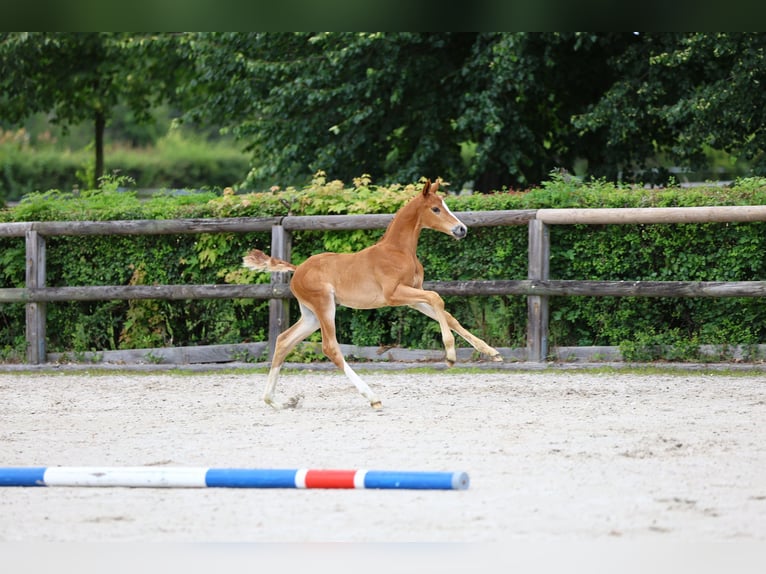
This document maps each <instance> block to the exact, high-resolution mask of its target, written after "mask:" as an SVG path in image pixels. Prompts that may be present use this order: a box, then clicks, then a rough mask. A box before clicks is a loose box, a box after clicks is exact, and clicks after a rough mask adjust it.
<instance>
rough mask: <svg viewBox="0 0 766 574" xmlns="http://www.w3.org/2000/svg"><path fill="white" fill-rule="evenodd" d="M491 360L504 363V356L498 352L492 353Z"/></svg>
mask: <svg viewBox="0 0 766 574" xmlns="http://www.w3.org/2000/svg"><path fill="white" fill-rule="evenodd" d="M490 360H491V361H494V362H495V363H502V362H503V356H502V355H501V354H500V353H498V354H497V355H492V356H491V357H490Z"/></svg>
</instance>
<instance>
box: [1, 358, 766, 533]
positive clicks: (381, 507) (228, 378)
mask: <svg viewBox="0 0 766 574" xmlns="http://www.w3.org/2000/svg"><path fill="white" fill-rule="evenodd" d="M360 374H361V375H362V377H363V378H365V380H367V381H368V382H369V384H370V385H371V386H372V387H373V388H374V389H375V390H376V391H377V393H378V394H379V396H380V397H381V399H382V401H383V405H384V408H383V410H382V411H380V412H376V411H373V410H372V409H370V408H369V407H368V406H367V405H366V403H365V401H364V399H362V398H361V397H360V396H359V395H358V394H357V393H356V391H355V390H354V388H353V387H352V386H351V385H350V383H349V382H348V380H347V379H346V378H345V377H343V375H341V374H336V373H334V372H324V371H322V372H318V371H300V372H295V371H293V372H292V373H289V374H285V375H283V377H282V379H281V381H280V385H279V387H278V391H279V392H280V394H281V396H282V397H283V398H286V397H287V396H292V395H295V394H296V393H302V394H303V395H304V399H303V401H302V403H301V405H300V407H299V408H297V409H294V410H286V411H280V412H277V411H274V410H272V409H270V408H269V407H267V406H266V405H265V404H264V403H263V402H262V401H261V399H260V397H261V393H262V390H263V385H264V383H265V380H266V376H265V374H262V373H257V374H253V373H244V372H241V373H240V372H235V373H233V374H232V373H231V372H218V373H216V372H208V373H203V374H199V373H197V374H169V373H144V374H142V373H127V372H115V373H114V374H103V373H102V374H97V375H96V374H88V373H84V372H77V373H71V372H70V373H59V374H44V373H40V374H36V373H25V374H15V373H0V461H2V462H1V463H0V464H1V465H2V466H57V465H61V466H143V465H149V466H203V467H259V468H306V467H308V468H344V469H355V468H366V469H377V470H448V471H466V472H467V473H468V474H469V475H470V480H471V485H470V488H469V489H468V490H465V491H393V490H382V491H375V490H356V491H354V490H293V489H285V490H258V489H212V488H208V489H129V488H65V487H55V488H10V487H8V488H4V489H2V491H0V541H3V542H14V541H22V542H47V541H55V542H70V541H72V542H85V541H87V542H93V541H96V542H99V541H120V542H122V541H137V542H155V541H159V542H301V543H302V542H314V541H321V542H394V543H400V542H498V543H505V542H511V541H526V540H528V541H540V540H561V541H567V540H570V541H571V540H614V539H621V540H626V539H627V540H658V539H659V540H668V541H672V542H673V543H684V542H699V541H711V542H718V541H737V540H749V541H756V542H759V543H762V542H764V541H766V374H764V373H762V372H760V373H759V372H755V373H747V374H738V375H736V376H735V375H729V376H725V375H722V374H715V373H704V372H687V373H672V374H668V375H655V374H651V375H644V374H628V373H620V372H614V373H609V374H594V373H590V374H589V373H588V372H585V371H556V370H549V371H545V372H528V371H527V372H524V371H520V372H511V371H508V372H493V371H486V372H483V371H475V372H467V371H462V372H460V371H457V372H434V371H422V372H417V371H407V372H375V371H360Z"/></svg>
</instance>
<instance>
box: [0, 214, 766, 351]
mask: <svg viewBox="0 0 766 574" xmlns="http://www.w3.org/2000/svg"><path fill="white" fill-rule="evenodd" d="M457 216H458V217H459V218H460V219H461V220H462V221H463V222H464V223H465V224H466V225H468V226H469V227H482V226H502V225H527V226H528V237H529V246H528V261H529V265H528V273H527V279H525V280H523V279H521V280H493V281H445V282H442V281H432V282H426V284H425V287H426V288H427V289H432V290H434V291H437V292H438V293H440V294H442V295H479V296H489V295H524V296H526V297H527V308H528V324H527V348H526V359H527V360H528V361H535V362H542V361H544V360H545V358H546V357H547V356H548V342H547V337H548V298H549V297H550V296H573V295H577V296H594V297H603V296H614V297H628V296H629V297H764V296H766V281H738V282H721V281H694V282H689V281H575V280H551V279H550V277H549V260H550V233H549V225H567V224H600V225H601V224H636V223H649V224H651V223H662V224H668V223H706V222H752V221H766V206H719V207H675V208H625V209H539V210H505V211H474V212H462V213H457ZM392 218H393V214H385V215H325V216H285V217H268V218H227V219H176V220H126V221H66V222H62V221H41V222H16V223H4V224H0V237H25V241H26V286H25V287H23V288H5V289H0V303H25V304H26V339H27V362H28V363H30V364H38V363H42V362H45V361H46V358H47V354H46V345H45V339H46V337H45V315H46V313H45V305H46V303H49V302H56V301H91V300H114V299H121V300H126V299H176V300H177V299H222V298H253V299H269V300H270V316H269V345H270V349H271V350H273V345H274V342H275V340H276V336H277V335H278V334H279V333H280V332H281V331H282V330H284V328H286V326H287V305H286V303H285V301H286V300H289V299H290V298H291V297H292V294H291V293H290V290H289V286H288V281H289V276H288V275H287V274H285V273H275V274H273V276H272V283H271V284H269V285H264V284H257V285H107V286H79V287H78V286H67V287H46V285H45V282H46V249H45V238H46V237H50V236H61V235H69V236H81V235H160V234H186V233H224V232H236V233H246V232H255V231H269V230H270V231H271V239H272V241H271V252H272V254H273V255H275V256H276V257H281V258H283V259H287V260H289V259H290V251H291V240H292V239H291V232H292V231H300V230H355V229H383V228H385V227H386V226H387V225H388V223H389V222H390V221H391V219H392Z"/></svg>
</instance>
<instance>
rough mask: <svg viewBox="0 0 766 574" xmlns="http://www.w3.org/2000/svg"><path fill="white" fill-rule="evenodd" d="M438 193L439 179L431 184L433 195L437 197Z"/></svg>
mask: <svg viewBox="0 0 766 574" xmlns="http://www.w3.org/2000/svg"><path fill="white" fill-rule="evenodd" d="M437 191H439V180H438V179H437V180H436V181H435V182H433V183H432V184H431V193H433V194H434V195H436V192H437Z"/></svg>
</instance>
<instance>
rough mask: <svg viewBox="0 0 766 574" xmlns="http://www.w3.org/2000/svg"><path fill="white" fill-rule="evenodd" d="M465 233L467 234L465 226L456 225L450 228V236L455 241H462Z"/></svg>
mask: <svg viewBox="0 0 766 574" xmlns="http://www.w3.org/2000/svg"><path fill="white" fill-rule="evenodd" d="M466 233H468V229H467V228H466V226H465V225H456V226H455V227H453V228H452V235H453V236H454V237H455V238H457V239H463V237H465V234H466Z"/></svg>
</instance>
